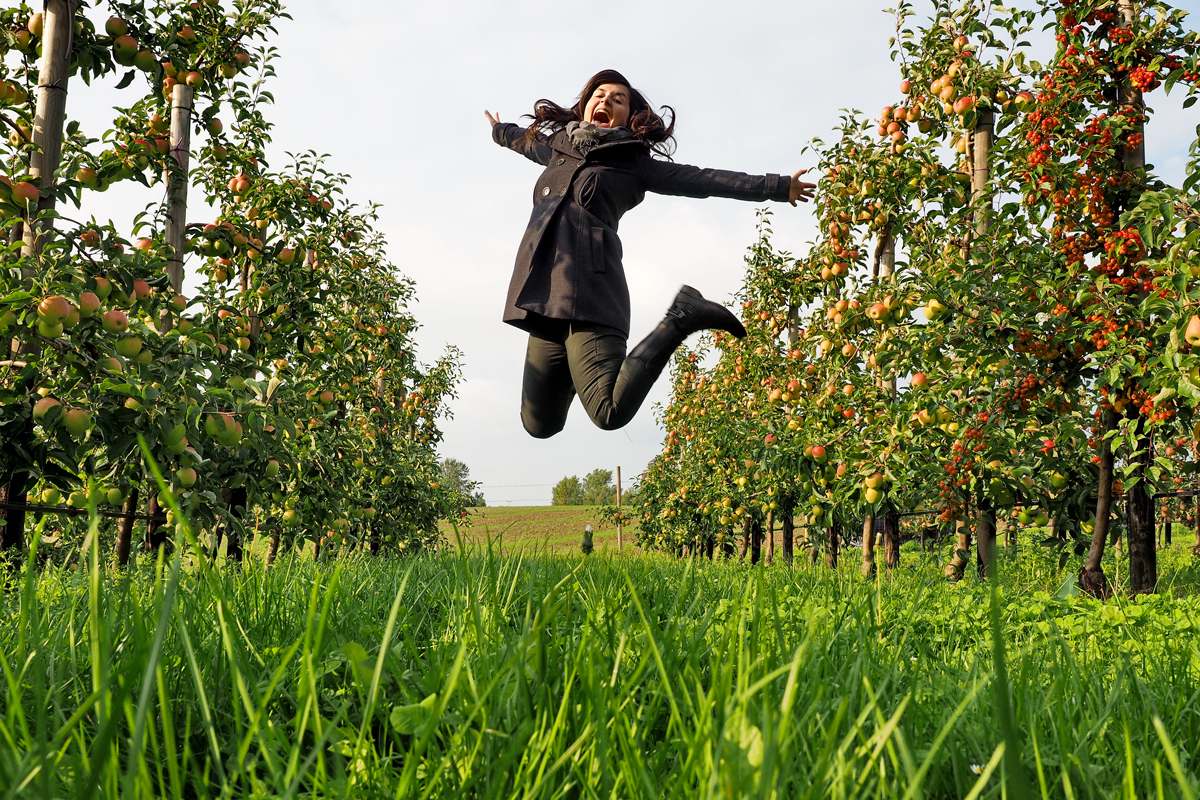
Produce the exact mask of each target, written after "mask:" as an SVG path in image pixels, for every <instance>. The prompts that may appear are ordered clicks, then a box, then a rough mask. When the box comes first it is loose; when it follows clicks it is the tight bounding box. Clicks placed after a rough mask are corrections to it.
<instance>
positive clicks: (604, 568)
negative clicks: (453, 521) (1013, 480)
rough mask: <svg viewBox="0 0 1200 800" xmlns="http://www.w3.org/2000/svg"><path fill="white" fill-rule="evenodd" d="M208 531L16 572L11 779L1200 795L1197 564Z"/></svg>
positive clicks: (135, 785)
mask: <svg viewBox="0 0 1200 800" xmlns="http://www.w3.org/2000/svg"><path fill="white" fill-rule="evenodd" d="M93 541H95V540H93ZM194 545H195V542H194V540H193V541H192V543H191V544H189V542H188V541H187V540H181V541H180V542H179V543H178V546H177V548H176V550H175V555H174V556H173V557H171V558H170V559H168V560H166V561H160V562H157V563H153V564H149V563H147V564H143V565H141V566H139V567H137V568H135V569H131V570H129V571H127V572H118V571H111V570H109V569H107V568H106V567H105V565H104V564H103V563H102V561H101V559H100V557H99V550H98V547H96V546H93V547H92V548H91V549H90V551H89V557H88V558H87V559H86V560H84V563H85V564H86V568H84V569H78V570H70V569H62V570H59V569H56V568H55V569H44V570H42V571H38V570H37V569H33V568H30V567H29V564H33V563H34V560H35V559H36V554H31V557H30V559H29V561H28V562H27V565H26V567H25V568H24V569H23V570H22V571H21V572H19V573H18V574H15V575H13V576H12V580H11V582H10V585H9V588H8V591H7V592H6V593H5V594H4V595H3V599H2V600H0V602H2V603H3V621H2V622H0V666H2V668H3V677H4V682H5V683H4V688H3V690H2V691H0V794H3V796H4V797H7V798H17V797H20V798H41V797H45V798H50V797H56V798H57V797H84V798H91V797H111V798H142V797H144V798H152V797H153V798H180V799H182V798H201V797H301V796H304V797H311V796H318V797H355V798H359V797H460V796H461V797H545V798H554V797H564V798H566V797H571V798H584V797H587V798H593V797H603V798H627V797H688V798H694V797H714V798H716V797H724V798H729V797H764V798H765V797H778V798H824V797H889V798H925V797H955V798H962V797H970V798H976V797H1063V798H1084V797H1118V796H1119V797H1149V798H1157V797H1180V798H1194V797H1196V796H1197V795H1198V794H1200V781H1198V779H1197V774H1196V771H1197V763H1198V762H1197V755H1196V751H1197V743H1200V645H1198V641H1200V638H1198V637H1197V627H1198V626H1200V598H1197V597H1196V596H1195V595H1194V594H1191V593H1190V592H1180V593H1181V594H1182V595H1183V596H1180V597H1174V596H1173V595H1174V594H1176V593H1177V592H1173V591H1170V589H1171V588H1172V587H1171V581H1172V578H1171V576H1170V575H1166V577H1164V588H1166V589H1168V591H1164V592H1163V593H1162V594H1160V595H1159V596H1155V597H1150V598H1139V599H1137V600H1130V599H1118V600H1114V601H1110V602H1109V603H1108V604H1100V603H1097V602H1096V601H1093V600H1090V599H1087V598H1082V597H1079V596H1077V595H1076V594H1074V593H1073V592H1072V591H1071V587H1070V584H1069V582H1068V583H1066V584H1065V585H1064V584H1063V576H1064V575H1065V574H1066V573H1065V572H1064V571H1063V570H1060V569H1059V567H1058V565H1057V563H1056V562H1055V560H1054V559H1053V558H1052V557H1051V556H1047V555H1043V554H1042V552H1041V551H1040V550H1039V549H1037V548H1033V547H1026V548H1025V550H1023V551H1022V557H1021V558H1020V560H1012V559H1011V558H1009V559H1002V564H1001V569H1002V572H1003V574H1002V579H1001V582H1000V585H998V586H997V587H996V591H995V593H994V594H990V593H989V588H988V587H987V586H986V585H985V584H982V583H981V582H979V581H978V580H977V579H975V578H973V577H971V578H968V579H966V580H964V581H962V582H961V583H959V584H957V585H951V584H948V583H946V582H945V581H944V580H943V579H941V578H940V577H938V571H937V563H936V561H935V560H932V559H931V560H930V561H929V562H927V563H926V562H922V561H921V560H920V559H921V556H920V555H919V554H911V553H908V552H907V551H906V553H905V559H906V565H905V566H904V567H903V568H902V569H900V570H898V571H897V573H896V574H895V575H894V576H886V575H880V576H879V578H878V579H877V580H876V581H864V580H863V579H862V578H861V577H858V576H857V575H855V574H854V573H855V572H856V570H857V565H856V564H852V563H851V564H847V565H846V566H845V568H844V569H843V570H841V571H838V572H830V571H828V570H826V569H824V567H810V566H808V565H807V564H804V565H798V566H796V567H787V566H782V565H776V566H773V567H769V568H753V567H749V566H746V565H739V564H722V563H717V564H710V563H689V562H678V561H672V560H668V559H665V558H661V557H656V556H641V557H637V558H624V559H620V558H611V557H601V556H593V557H591V558H588V559H583V558H578V557H553V556H548V555H545V554H539V553H536V552H535V553H531V554H526V555H512V556H499V555H497V554H495V553H494V552H492V551H490V550H488V549H487V548H486V547H474V548H464V549H461V550H458V551H453V552H449V553H443V554H441V555H438V556H425V557H420V558H409V559H396V560H391V559H370V558H363V559H357V558H354V559H348V560H343V561H340V562H335V563H319V562H318V563H314V562H312V561H308V560H303V561H302V560H299V559H286V558H285V559H284V560H282V561H281V562H280V563H278V564H277V565H276V566H275V567H274V568H273V569H271V570H264V569H263V568H261V566H259V565H257V564H253V563H251V564H247V565H246V566H245V567H244V568H243V569H242V570H240V571H232V570H226V569H223V568H218V569H213V568H212V567H211V566H210V565H209V563H208V561H207V559H205V558H201V557H194V556H193V553H194V551H193V550H192V547H193V546H194ZM1172 552H1173V555H1168V556H1164V559H1163V560H1164V564H1165V566H1164V573H1171V574H1174V575H1180V576H1190V575H1191V574H1192V573H1191V572H1190V570H1193V569H1194V567H1193V566H1192V565H1191V564H1190V562H1189V561H1187V560H1186V559H1187V557H1186V556H1185V555H1184V552H1183V551H1182V549H1181V550H1179V551H1172ZM1172 559H1174V560H1172ZM1189 580H1190V578H1189ZM1060 585H1062V590H1061V591H1059V587H1060ZM1180 586H1181V585H1180ZM1176 588H1179V587H1178V586H1177V587H1176ZM990 610H994V611H995V622H996V624H995V628H994V633H995V635H993V628H992V616H991V614H990ZM1001 659H1002V660H1003V663H1004V664H1005V665H1006V672H1005V675H1006V677H1005V680H1004V681H1003V682H998V681H997V680H996V678H997V673H996V668H997V665H998V664H999V663H1001ZM1006 717H1007V721H1006ZM1006 750H1007V751H1008V754H1009V757H1008V758H1007V759H1006V758H1005V757H1004V754H1005V751H1006ZM1014 754H1015V756H1014ZM1014 758H1016V759H1019V761H1014V760H1013V759H1014Z"/></svg>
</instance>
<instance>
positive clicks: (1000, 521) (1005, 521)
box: [996, 508, 1017, 550]
mask: <svg viewBox="0 0 1200 800" xmlns="http://www.w3.org/2000/svg"><path fill="white" fill-rule="evenodd" d="M1007 511H1008V509H1007V508H1005V509H1001V511H1000V513H999V514H997V515H996V546H997V547H999V546H1000V538H1001V537H1003V538H1004V546H1005V547H1006V548H1008V549H1009V550H1011V549H1012V547H1013V545H1015V544H1016V543H1017V537H1016V536H1014V535H1013V527H1012V525H1011V524H1010V523H1009V516H1008V514H1007V513H1005V512H1007Z"/></svg>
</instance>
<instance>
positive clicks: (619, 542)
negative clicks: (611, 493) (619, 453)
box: [617, 467, 625, 555]
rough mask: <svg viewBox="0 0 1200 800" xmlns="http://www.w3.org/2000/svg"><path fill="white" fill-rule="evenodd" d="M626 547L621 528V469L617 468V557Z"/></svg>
mask: <svg viewBox="0 0 1200 800" xmlns="http://www.w3.org/2000/svg"><path fill="white" fill-rule="evenodd" d="M624 547H625V537H624V535H623V532H622V528H621V468H620V467H617V555H621V551H622V550H623V549H624Z"/></svg>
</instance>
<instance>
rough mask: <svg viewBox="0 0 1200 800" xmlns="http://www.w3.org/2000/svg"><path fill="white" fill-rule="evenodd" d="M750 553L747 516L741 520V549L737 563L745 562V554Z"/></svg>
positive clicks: (748, 519)
mask: <svg viewBox="0 0 1200 800" xmlns="http://www.w3.org/2000/svg"><path fill="white" fill-rule="evenodd" d="M749 551H750V517H749V515H747V516H746V517H744V518H742V549H741V551H740V552H739V553H738V561H745V560H746V553H748V552H749Z"/></svg>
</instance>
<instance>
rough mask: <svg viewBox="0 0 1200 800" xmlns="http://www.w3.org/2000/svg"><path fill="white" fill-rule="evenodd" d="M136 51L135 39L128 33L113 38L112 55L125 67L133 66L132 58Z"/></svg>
mask: <svg viewBox="0 0 1200 800" xmlns="http://www.w3.org/2000/svg"><path fill="white" fill-rule="evenodd" d="M137 51H138V46H137V39H134V38H133V37H132V36H130V35H129V34H125V35H123V36H118V37H117V38H116V39H114V40H113V57H114V58H115V59H116V60H117V63H119V64H122V65H124V66H126V67H130V66H133V59H134V58H135V57H136V56H137Z"/></svg>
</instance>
